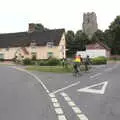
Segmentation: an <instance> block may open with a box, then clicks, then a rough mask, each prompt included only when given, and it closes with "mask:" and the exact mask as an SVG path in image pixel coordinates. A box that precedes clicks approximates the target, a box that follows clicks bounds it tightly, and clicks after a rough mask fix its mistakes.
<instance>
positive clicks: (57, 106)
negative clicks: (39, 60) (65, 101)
mask: <svg viewBox="0 0 120 120" xmlns="http://www.w3.org/2000/svg"><path fill="white" fill-rule="evenodd" d="M12 68H14V69H16V70H19V71H22V72H25V73H27V74H29V75H31V76H32V77H34V78H35V79H36V80H37V81H38V82H39V83H40V84H41V85H42V87H43V88H44V89H45V91H46V92H47V93H48V95H49V97H50V98H51V101H52V103H53V106H54V109H55V112H56V114H57V117H58V120H67V119H66V117H65V115H64V113H63V110H62V108H61V107H60V104H59V103H58V100H57V99H56V97H55V94H53V93H50V91H49V90H48V89H47V87H46V86H45V84H44V83H43V82H42V81H41V80H40V79H39V78H38V77H37V76H36V75H34V74H33V73H30V72H28V71H27V70H24V69H22V68H18V67H13V66H12Z"/></svg>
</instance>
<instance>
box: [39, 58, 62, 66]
mask: <svg viewBox="0 0 120 120" xmlns="http://www.w3.org/2000/svg"><path fill="white" fill-rule="evenodd" d="M37 63H38V65H40V66H56V65H60V60H58V59H56V58H50V59H48V60H40V61H38V62H37Z"/></svg>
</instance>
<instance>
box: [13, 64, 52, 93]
mask: <svg viewBox="0 0 120 120" xmlns="http://www.w3.org/2000/svg"><path fill="white" fill-rule="evenodd" d="M12 68H14V69H16V70H19V71H22V72H25V73H27V74H29V75H31V76H32V77H33V78H35V79H36V80H37V81H38V82H39V83H40V84H41V85H42V87H43V88H44V89H45V91H46V92H47V93H48V94H49V93H50V91H49V90H48V89H47V87H46V86H45V84H44V83H43V82H42V81H41V80H40V79H39V78H38V77H37V76H36V75H34V74H33V73H30V72H28V71H27V70H24V69H22V68H18V67H13V66H12Z"/></svg>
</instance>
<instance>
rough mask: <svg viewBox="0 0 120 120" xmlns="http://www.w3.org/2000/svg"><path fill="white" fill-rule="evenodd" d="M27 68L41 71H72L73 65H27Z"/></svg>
mask: <svg viewBox="0 0 120 120" xmlns="http://www.w3.org/2000/svg"><path fill="white" fill-rule="evenodd" d="M26 69H27V70H31V71H40V72H54V73H70V72H72V71H73V70H72V66H69V67H68V68H63V67H62V66H27V67H26Z"/></svg>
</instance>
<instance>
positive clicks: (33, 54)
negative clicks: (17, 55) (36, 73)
mask: <svg viewBox="0 0 120 120" xmlns="http://www.w3.org/2000/svg"><path fill="white" fill-rule="evenodd" d="M31 55H32V60H36V55H37V53H36V52H32V53H31Z"/></svg>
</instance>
